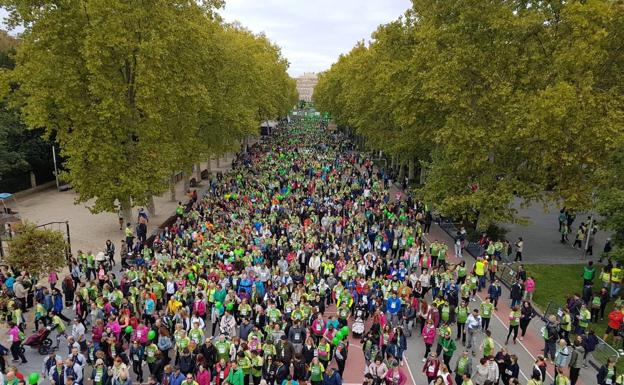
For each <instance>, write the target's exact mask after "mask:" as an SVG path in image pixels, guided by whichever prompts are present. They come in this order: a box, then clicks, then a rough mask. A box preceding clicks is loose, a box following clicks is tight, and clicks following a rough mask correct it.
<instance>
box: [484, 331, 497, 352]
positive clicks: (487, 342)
mask: <svg viewBox="0 0 624 385" xmlns="http://www.w3.org/2000/svg"><path fill="white" fill-rule="evenodd" d="M481 350H483V357H490V356H492V355H494V354H493V353H494V339H493V338H492V332H491V331H490V330H486V331H485V337H483V341H482V342H481Z"/></svg>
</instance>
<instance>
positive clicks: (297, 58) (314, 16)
mask: <svg viewBox="0 0 624 385" xmlns="http://www.w3.org/2000/svg"><path fill="white" fill-rule="evenodd" d="M225 3H226V4H225V8H224V9H222V10H221V11H220V12H219V13H220V14H221V15H222V16H223V18H224V19H225V21H228V22H231V21H235V20H238V21H240V23H241V24H242V25H243V26H245V27H247V28H248V29H250V30H251V31H253V32H256V33H259V32H264V33H265V34H266V36H267V37H268V38H269V39H270V40H271V41H273V42H274V43H275V44H277V45H278V46H280V47H281V49H282V54H283V56H284V57H285V58H286V59H288V61H289V62H290V68H289V71H288V72H289V74H290V75H291V76H293V77H297V76H299V75H302V74H303V73H304V72H321V71H324V70H326V69H328V68H329V67H330V66H331V65H332V63H334V62H335V61H336V60H338V56H339V55H340V54H341V53H348V52H349V51H350V50H351V48H353V46H354V45H355V43H357V42H358V41H359V40H362V39H364V40H366V41H368V40H370V35H371V33H372V32H373V31H375V30H376V29H377V27H378V26H379V25H380V24H385V23H388V22H390V21H392V20H395V19H397V18H398V17H399V16H401V15H402V14H403V13H404V12H405V10H407V9H408V8H409V7H410V6H411V1H410V0H333V1H332V0H307V1H306V0H225Z"/></svg>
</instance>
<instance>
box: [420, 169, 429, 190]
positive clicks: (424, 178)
mask: <svg viewBox="0 0 624 385" xmlns="http://www.w3.org/2000/svg"><path fill="white" fill-rule="evenodd" d="M426 179H427V177H426V176H425V168H424V167H423V166H422V164H421V165H420V184H421V185H423V184H425V181H426Z"/></svg>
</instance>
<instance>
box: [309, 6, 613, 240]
mask: <svg viewBox="0 0 624 385" xmlns="http://www.w3.org/2000/svg"><path fill="white" fill-rule="evenodd" d="M412 3H413V6H412V8H411V9H410V10H408V11H407V12H406V14H405V15H404V17H403V18H401V19H399V20H397V21H395V22H392V23H389V24H387V25H383V26H380V27H379V28H378V30H377V31H375V33H374V34H373V40H372V41H371V42H370V43H369V44H368V46H366V45H364V44H363V43H358V44H357V45H356V46H355V47H354V49H353V50H352V51H351V52H350V53H349V54H348V55H344V56H341V57H340V58H339V59H338V61H337V62H336V63H335V64H334V65H333V66H332V67H331V69H330V70H329V71H327V72H325V73H323V74H321V76H320V78H319V84H318V85H317V87H316V89H315V94H314V100H315V102H316V103H317V104H318V105H319V107H320V108H321V110H326V111H329V112H331V113H332V116H334V117H335V118H336V121H337V122H338V123H339V124H343V125H348V126H351V127H352V128H354V129H355V130H356V132H357V133H359V134H361V135H362V136H364V138H366V141H367V145H368V146H369V147H370V148H372V149H376V150H377V149H378V150H382V151H384V152H385V153H387V154H389V155H391V156H393V159H398V160H399V161H410V160H413V159H418V160H419V161H420V163H421V165H422V166H423V167H424V169H425V170H426V174H427V183H426V184H425V185H424V186H423V187H422V188H421V189H419V190H418V194H419V195H421V197H422V198H423V199H425V200H426V201H428V202H430V203H431V204H433V205H434V206H435V207H436V209H437V211H439V212H440V213H442V214H444V215H447V216H452V217H454V218H457V219H466V220H470V221H473V222H475V224H476V225H477V227H479V228H481V229H485V228H487V227H488V226H489V224H491V223H494V222H501V221H516V222H520V221H522V218H519V217H518V215H517V211H516V209H515V207H516V206H515V205H513V203H514V202H518V201H519V202H520V203H521V204H529V203H532V202H543V203H549V202H556V203H557V204H560V205H564V206H566V207H568V208H570V209H572V210H576V211H581V210H587V209H589V208H590V207H591V206H592V204H593V199H592V197H593V196H594V192H595V190H596V186H598V185H599V184H600V177H599V175H601V174H603V173H605V172H607V170H609V169H610V168H611V167H612V163H613V162H612V159H611V158H610V155H609V154H611V153H614V152H621V151H622V149H623V148H624V147H623V146H622V144H621V143H618V142H617V141H616V138H618V137H621V136H622V135H624V115H622V114H621V111H622V109H623V107H624V92H622V91H623V89H622V84H623V81H622V80H623V79H622V76H623V75H622V74H623V73H624V71H622V68H623V62H624V54H623V53H622V50H621V41H622V39H623V36H622V34H623V32H622V31H623V30H624V29H623V28H622V20H623V19H624V18H623V17H622V15H623V12H624V9H623V8H622V7H621V5H618V4H617V3H616V2H612V1H606V0H602V1H599V0H596V1H587V2H577V1H574V2H541V1H520V0H518V1H488V2H483V1H478V0H466V1H455V2H448V1H447V2H444V1H442V2H441V1H432V0H413V2H412ZM618 42H619V43H618Z"/></svg>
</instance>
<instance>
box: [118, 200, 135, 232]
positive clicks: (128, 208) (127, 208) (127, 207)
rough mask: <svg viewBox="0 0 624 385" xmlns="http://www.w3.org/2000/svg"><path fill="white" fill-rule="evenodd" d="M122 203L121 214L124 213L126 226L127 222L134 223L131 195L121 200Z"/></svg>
mask: <svg viewBox="0 0 624 385" xmlns="http://www.w3.org/2000/svg"><path fill="white" fill-rule="evenodd" d="M119 204H120V205H121V215H123V219H124V222H125V223H124V226H125V224H126V223H132V201H131V199H130V197H128V198H126V199H124V200H122V201H120V202H119Z"/></svg>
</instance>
